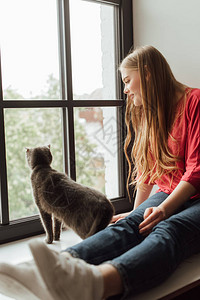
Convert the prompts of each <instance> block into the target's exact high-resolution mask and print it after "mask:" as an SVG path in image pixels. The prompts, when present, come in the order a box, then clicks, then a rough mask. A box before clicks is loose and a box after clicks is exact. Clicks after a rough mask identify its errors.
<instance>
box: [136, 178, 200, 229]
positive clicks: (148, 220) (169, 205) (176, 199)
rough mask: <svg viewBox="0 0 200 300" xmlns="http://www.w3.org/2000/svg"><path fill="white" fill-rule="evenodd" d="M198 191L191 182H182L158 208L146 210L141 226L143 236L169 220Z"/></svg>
mask: <svg viewBox="0 0 200 300" xmlns="http://www.w3.org/2000/svg"><path fill="white" fill-rule="evenodd" d="M195 193H196V189H195V188H194V187H193V185H191V184H190V183H189V182H186V181H180V183H179V184H178V185H177V187H176V188H175V189H174V191H173V192H172V193H171V194H170V195H169V196H168V197H167V199H166V200H165V201H163V202H162V203H161V204H160V205H159V206H158V207H150V208H147V209H146V210H145V213H144V221H143V222H142V223H141V224H140V226H139V229H140V233H141V234H148V233H149V232H150V231H151V229H152V228H153V227H154V226H155V225H156V224H158V223H159V222H160V221H162V220H165V219H167V218H168V217H170V216H171V215H173V213H174V212H175V211H176V210H177V209H178V208H179V207H180V206H181V205H183V204H184V203H185V202H186V201H187V200H189V198H190V197H192V196H193V195H195Z"/></svg>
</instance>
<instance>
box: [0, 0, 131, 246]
mask: <svg viewBox="0 0 200 300" xmlns="http://www.w3.org/2000/svg"><path fill="white" fill-rule="evenodd" d="M131 2H132V1H131V0H121V1H120V0H113V1H112V0H109V1H105V0H102V1H100V0H98V1H91V0H88V1H87V0H57V1H56V0H28V1H27V0H3V1H1V4H0V14H1V15H0V28H1V29H0V30H1V68H0V69H1V74H0V75H1V76H0V83H1V89H0V140H1V143H0V217H1V218H0V243H3V242H8V241H12V240H15V239H19V238H23V237H27V236H30V235H34V234H38V233H41V232H42V231H43V229H42V226H41V222H40V220H39V216H38V210H37V208H36V205H35V203H34V201H33V197H32V190H31V185H30V169H29V168H28V165H27V163H26V159H25V148H26V147H36V146H42V145H48V144H50V145H51V150H52V154H53V163H52V166H53V167H54V168H55V169H57V170H59V171H62V172H66V173H67V174H68V175H69V176H70V177H71V178H73V179H74V180H76V181H77V182H79V183H82V184H85V185H87V186H91V187H94V188H96V189H99V190H100V191H102V192H103V193H105V194H106V195H107V197H108V198H110V199H111V200H112V201H113V204H114V206H115V209H116V212H120V211H121V210H122V209H124V210H125V209H128V208H130V207H131V206H130V203H129V200H128V198H127V193H126V188H125V182H126V163H125V158H124V154H123V141H124V138H125V125H124V110H125V101H124V98H123V93H122V85H121V79H120V78H119V74H118V72H117V66H118V64H119V62H120V60H121V59H122V58H123V57H124V55H125V54H126V53H127V52H128V51H129V49H130V47H131V46H132V9H131V7H132V6H131V5H132V4H131Z"/></svg>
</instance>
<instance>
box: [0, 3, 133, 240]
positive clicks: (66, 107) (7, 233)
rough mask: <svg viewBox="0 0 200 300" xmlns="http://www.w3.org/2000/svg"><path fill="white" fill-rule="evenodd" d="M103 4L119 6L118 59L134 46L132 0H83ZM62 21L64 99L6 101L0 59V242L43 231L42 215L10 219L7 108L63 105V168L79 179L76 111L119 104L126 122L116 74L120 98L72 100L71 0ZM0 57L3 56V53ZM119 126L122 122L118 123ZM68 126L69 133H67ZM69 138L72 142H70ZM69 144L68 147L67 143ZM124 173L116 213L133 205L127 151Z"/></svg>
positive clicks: (122, 160) (60, 8) (122, 134)
mask: <svg viewBox="0 0 200 300" xmlns="http://www.w3.org/2000/svg"><path fill="white" fill-rule="evenodd" d="M82 1H91V2H96V3H102V4H110V5H114V7H115V8H116V9H115V10H116V14H115V17H116V20H115V22H116V24H115V30H116V34H118V35H119V44H118V45H117V47H116V53H115V55H116V56H117V57H118V59H119V61H120V60H121V59H122V58H123V57H124V56H125V55H126V54H127V53H128V52H129V50H130V48H131V47H132V45H133V20H132V18H133V16H132V0H108V1H107V0H82ZM57 10H58V20H59V44H60V72H61V74H60V75H61V78H62V80H61V95H62V100H31V101H30V100H3V89H2V73H1V59H0V141H1V142H0V200H1V201H0V220H1V224H0V244H2V243H7V242H11V241H14V240H19V239H22V238H26V237H30V236H34V235H38V234H41V233H43V232H44V229H43V227H42V224H41V221H40V217H39V215H36V216H30V217H26V218H21V219H18V220H13V221H9V204H8V203H9V202H8V184H7V170H6V145H5V128H4V109H9V108H27V109H28V108H45V107H49V108H54V107H59V108H62V111H63V124H64V125H63V129H64V132H63V144H64V145H65V146H64V147H63V148H64V149H63V153H64V169H65V171H66V172H67V173H68V174H70V176H71V178H73V179H76V171H75V143H74V131H73V130H71V128H72V129H73V124H74V120H73V118H74V117H73V116H74V115H73V110H74V108H76V107H118V108H119V109H118V111H119V117H120V118H121V119H120V122H119V124H121V122H123V123H124V115H125V97H124V94H123V84H122V82H121V79H120V78H119V75H117V74H116V76H117V77H118V78H117V82H118V83H119V85H118V88H117V95H118V96H119V98H118V99H119V100H116V99H115V100H88V101H87V100H73V90H72V68H71V45H70V13H69V0H57ZM0 58H1V55H0ZM118 126H119V125H118ZM67 128H68V129H69V130H68V134H67V132H66V131H67ZM118 129H119V133H120V140H121V141H124V139H125V135H126V132H125V126H120V128H118ZM69 140H70V143H68V141H69ZM68 145H69V146H68ZM118 163H119V166H121V167H122V170H123V172H122V173H120V174H119V176H120V178H119V184H120V187H119V188H120V191H121V192H122V193H121V194H123V195H124V196H123V197H119V198H116V199H112V203H113V204H114V207H115V212H116V213H120V212H122V211H128V210H130V209H131V208H132V205H133V203H130V201H129V199H128V195H127V191H126V178H127V164H126V160H125V156H124V154H123V155H122V157H119V159H118Z"/></svg>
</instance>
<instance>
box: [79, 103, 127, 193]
mask: <svg viewBox="0 0 200 300" xmlns="http://www.w3.org/2000/svg"><path fill="white" fill-rule="evenodd" d="M116 112H117V109H116V108H115V107H113V108H111V107H109V108H108V107H107V108H98V107H93V108H76V109H75V143H76V173H77V182H79V183H82V184H85V185H87V186H91V187H94V188H96V189H98V190H100V191H101V192H103V193H105V194H106V195H107V197H109V198H115V197H119V196H121V195H119V182H118V172H119V170H118V154H119V151H120V152H121V150H122V146H119V145H121V144H120V142H119V140H118V139H119V132H118V128H117V119H116Z"/></svg>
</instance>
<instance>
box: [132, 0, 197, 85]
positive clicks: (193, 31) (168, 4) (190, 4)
mask: <svg viewBox="0 0 200 300" xmlns="http://www.w3.org/2000/svg"><path fill="white" fill-rule="evenodd" d="M133 26H134V28H133V31H134V46H139V45H153V46H154V47H156V48H157V49H158V50H159V51H161V52H162V53H163V55H164V56H165V57H166V59H167V61H168V63H169V64H170V66H171V68H172V71H173V73H174V75H175V77H176V78H177V80H179V81H181V82H183V83H184V84H187V85H189V86H192V87H198V88H200V1H199V0H133Z"/></svg>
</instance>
